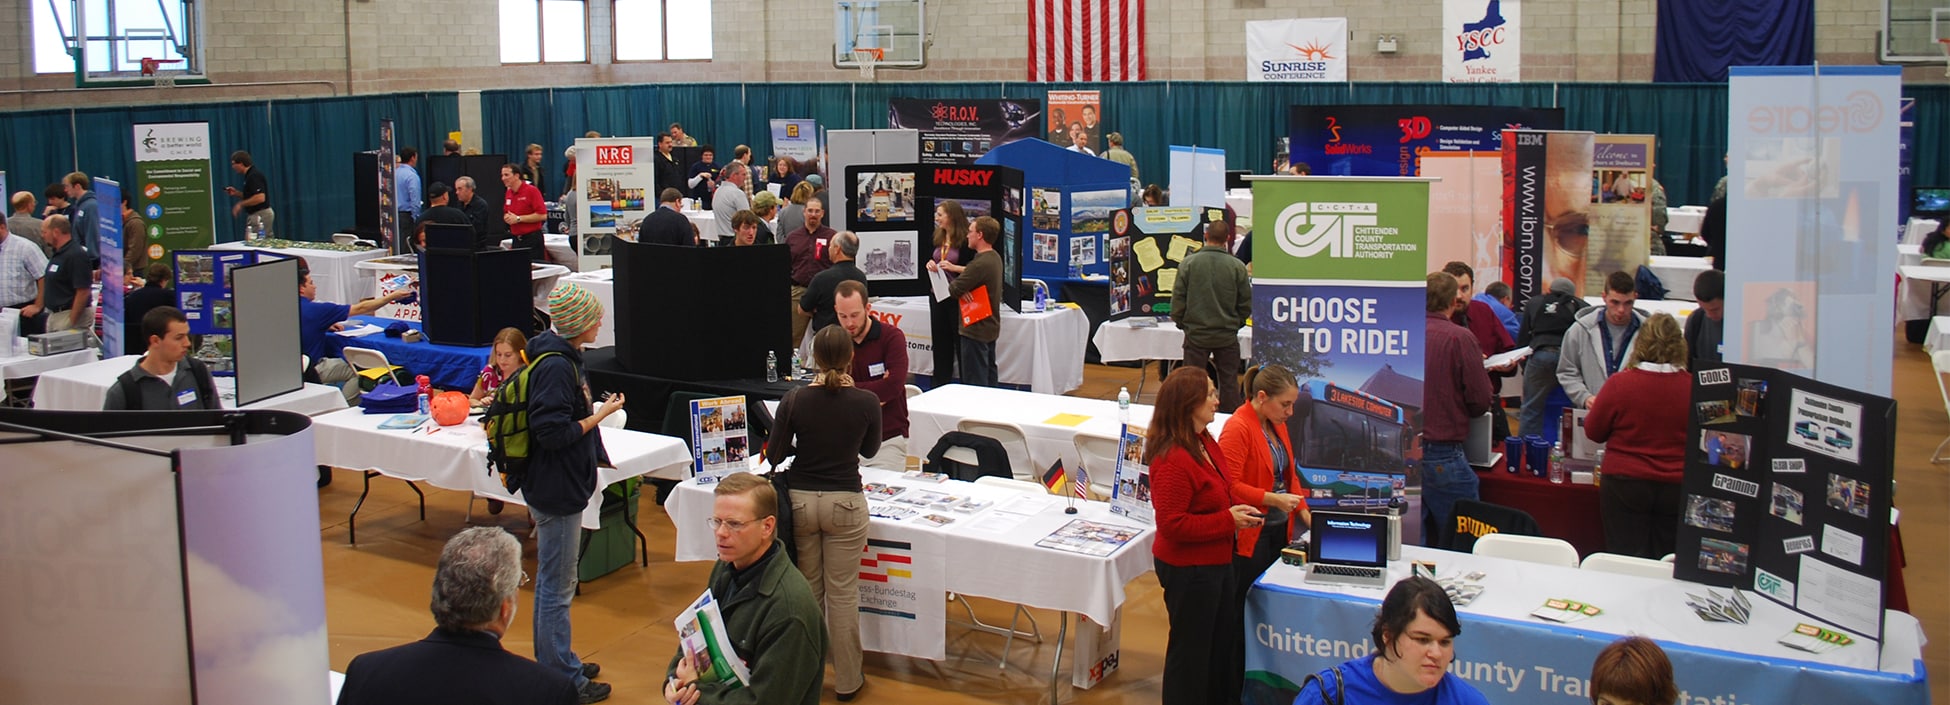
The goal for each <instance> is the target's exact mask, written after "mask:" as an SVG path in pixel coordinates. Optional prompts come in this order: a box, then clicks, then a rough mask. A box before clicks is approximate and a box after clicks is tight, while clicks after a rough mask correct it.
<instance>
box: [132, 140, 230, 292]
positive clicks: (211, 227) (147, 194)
mask: <svg viewBox="0 0 1950 705" xmlns="http://www.w3.org/2000/svg"><path fill="white" fill-rule="evenodd" d="M134 131H135V181H134V184H136V185H135V186H132V190H131V192H130V193H129V205H131V206H133V207H134V208H135V209H136V210H137V211H139V212H141V213H142V219H143V221H145V222H147V223H148V228H147V229H146V230H145V231H144V232H143V233H141V236H142V237H144V238H145V239H146V241H147V243H148V245H147V247H148V252H149V260H150V261H152V262H161V261H164V260H165V259H166V258H167V257H168V255H169V253H170V252H174V251H176V250H179V249H186V248H193V247H209V246H210V245H212V244H214V243H215V242H216V239H215V238H216V233H217V226H216V208H215V206H213V205H212V201H211V198H212V196H213V195H215V189H214V188H213V187H212V185H211V180H210V123H207V122H176V123H149V124H138V125H136V126H135V127H134ZM124 237H134V235H124Z"/></svg>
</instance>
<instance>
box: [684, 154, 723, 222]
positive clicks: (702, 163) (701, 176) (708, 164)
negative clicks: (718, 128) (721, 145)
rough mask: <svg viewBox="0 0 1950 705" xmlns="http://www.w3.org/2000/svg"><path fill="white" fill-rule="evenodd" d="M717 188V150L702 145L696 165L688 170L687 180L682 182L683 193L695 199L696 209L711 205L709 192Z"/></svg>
mask: <svg viewBox="0 0 1950 705" xmlns="http://www.w3.org/2000/svg"><path fill="white" fill-rule="evenodd" d="M717 188H718V150H717V149H716V148H714V147H712V146H711V145H708V144H707V145H704V148H703V149H702V150H699V152H698V160H697V163H696V164H692V165H691V168H690V175H689V178H686V179H685V180H684V191H685V192H686V193H689V194H690V196H691V198H695V199H697V203H698V207H700V208H708V207H710V205H711V192H712V191H713V190H716V189H717Z"/></svg>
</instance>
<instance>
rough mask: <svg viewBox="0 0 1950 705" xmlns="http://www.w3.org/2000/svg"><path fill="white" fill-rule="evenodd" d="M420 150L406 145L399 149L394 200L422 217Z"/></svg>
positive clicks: (394, 171)
mask: <svg viewBox="0 0 1950 705" xmlns="http://www.w3.org/2000/svg"><path fill="white" fill-rule="evenodd" d="M419 164H420V150H417V149H414V148H412V147H406V148H403V149H401V150H400V151H399V164H398V165H397V166H394V167H393V198H394V200H393V202H394V203H397V204H399V209H400V210H403V211H406V212H408V213H412V214H413V220H415V221H418V220H419V219H420V210H421V206H420V172H419V170H418V169H417V167H418V166H419Z"/></svg>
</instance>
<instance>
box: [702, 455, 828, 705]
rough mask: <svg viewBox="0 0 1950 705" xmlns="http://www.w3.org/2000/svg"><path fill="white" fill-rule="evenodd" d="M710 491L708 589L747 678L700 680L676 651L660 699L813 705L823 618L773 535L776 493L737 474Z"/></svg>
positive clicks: (820, 671)
mask: <svg viewBox="0 0 1950 705" xmlns="http://www.w3.org/2000/svg"><path fill="white" fill-rule="evenodd" d="M713 494H714V495H716V497H715V499H714V500H713V501H712V507H711V518H710V519H708V520H707V522H708V523H709V526H710V528H711V532H712V536H713V537H714V538H715V539H716V540H717V546H718V562H717V565H714V566H711V579H710V583H709V587H710V590H711V595H712V597H713V598H715V599H716V601H717V603H718V609H719V610H720V611H722V612H723V614H724V623H725V631H726V637H727V639H728V640H729V641H730V642H731V645H732V650H733V651H735V652H737V655H738V658H740V659H744V661H745V664H746V665H747V666H749V667H750V668H751V674H752V682H751V683H748V684H745V685H744V686H742V687H730V686H727V685H726V684H724V683H722V682H714V683H701V682H698V678H697V674H698V669H697V667H696V664H694V663H692V662H691V660H690V659H687V658H685V653H684V652H683V650H682V649H679V650H678V652H677V654H676V655H675V656H672V657H671V659H670V666H669V668H668V669H667V670H666V671H665V682H664V699H665V700H667V701H669V702H671V703H672V704H673V705H697V704H698V703H704V704H705V705H716V704H717V703H730V702H737V703H803V704H804V705H813V704H814V703H818V702H819V696H820V690H821V688H822V687H824V680H825V676H826V626H825V619H824V617H822V616H821V615H820V611H819V605H818V604H817V603H815V602H813V598H812V587H811V586H810V585H807V584H806V579H805V578H804V577H802V576H800V575H799V569H798V568H795V567H793V565H792V559H791V558H790V557H788V556H786V554H785V543H784V542H782V541H780V540H779V539H778V536H777V533H778V528H779V527H778V507H779V496H778V493H777V492H776V491H774V490H773V489H772V483H770V482H767V481H766V480H765V479H764V478H761V477H759V476H757V475H753V474H751V473H748V472H738V473H732V474H730V475H727V476H725V478H724V479H722V480H719V481H718V485H717V489H715V490H713Z"/></svg>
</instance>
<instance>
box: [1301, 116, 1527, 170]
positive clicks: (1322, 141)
mask: <svg viewBox="0 0 1950 705" xmlns="http://www.w3.org/2000/svg"><path fill="white" fill-rule="evenodd" d="M1506 128H1515V129H1525V128H1528V129H1538V130H1561V129H1563V128H1564V111H1563V110H1562V109H1559V108H1513V107H1505V106H1482V105H1295V106H1292V107H1291V108H1288V109H1287V136H1288V137H1289V139H1288V142H1287V146H1288V148H1289V149H1290V150H1291V155H1290V157H1291V159H1292V161H1294V162H1299V163H1305V164H1307V165H1308V166H1309V167H1312V168H1313V173H1315V174H1318V175H1321V176H1416V175H1420V174H1421V164H1420V161H1421V157H1422V155H1424V154H1428V153H1433V152H1496V151H1501V150H1502V149H1503V130H1504V129H1506Z"/></svg>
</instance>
